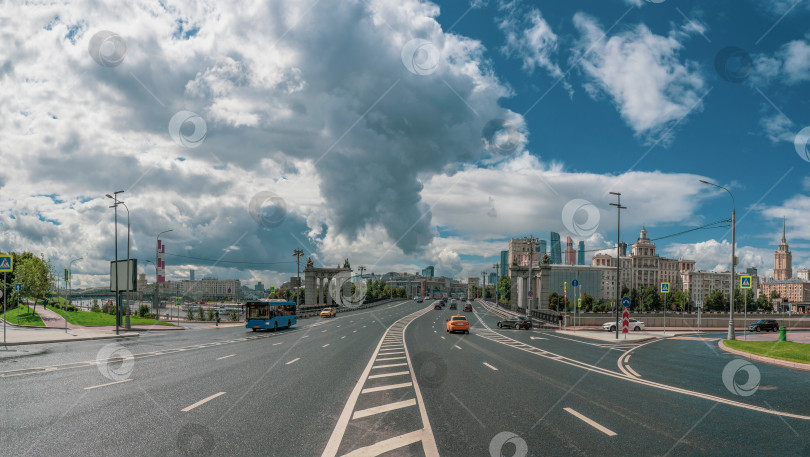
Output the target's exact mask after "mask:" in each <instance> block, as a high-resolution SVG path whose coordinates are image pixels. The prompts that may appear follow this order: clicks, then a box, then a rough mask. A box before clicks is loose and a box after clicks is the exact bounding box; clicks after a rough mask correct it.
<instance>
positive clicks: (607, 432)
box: [563, 408, 616, 436]
mask: <svg viewBox="0 0 810 457" xmlns="http://www.w3.org/2000/svg"><path fill="white" fill-rule="evenodd" d="M563 409H564V410H566V411H568V412H569V413H571V414H572V415H574V416H575V417H577V418H578V419H580V420H581V421H583V422H585V423H586V424H588V425H590V426H591V427H593V428H595V429H597V430H599V431H600V432H602V433H604V434H605V435H607V436H616V432H614V431H613V430H611V429H609V428H607V427H605V426H603V425H600V424H599V423H597V422H596V421H595V420H593V419H590V418H588V417H585V416H583V415H582V414H581V413H579V412H577V411H574V410H573V409H571V408H563Z"/></svg>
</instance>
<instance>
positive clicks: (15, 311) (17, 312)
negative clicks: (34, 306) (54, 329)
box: [0, 305, 45, 327]
mask: <svg viewBox="0 0 810 457" xmlns="http://www.w3.org/2000/svg"><path fill="white" fill-rule="evenodd" d="M0 317H2V314H0ZM6 320H7V321H8V322H9V323H12V324H20V325H33V326H34V327H45V322H42V318H41V317H39V314H36V313H34V314H31V308H30V307H28V306H25V305H22V306H21V307H19V308H6Z"/></svg>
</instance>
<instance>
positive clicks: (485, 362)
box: [484, 362, 498, 371]
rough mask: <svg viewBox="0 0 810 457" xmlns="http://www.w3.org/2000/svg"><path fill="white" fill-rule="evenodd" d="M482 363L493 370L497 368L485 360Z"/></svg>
mask: <svg viewBox="0 0 810 457" xmlns="http://www.w3.org/2000/svg"><path fill="white" fill-rule="evenodd" d="M484 365H486V366H488V367H490V368H492V369H493V370H495V371H498V369H497V368H495V367H493V366H492V365H490V364H488V363H486V362H484Z"/></svg>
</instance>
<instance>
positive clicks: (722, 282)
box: [681, 270, 760, 306]
mask: <svg viewBox="0 0 810 457" xmlns="http://www.w3.org/2000/svg"><path fill="white" fill-rule="evenodd" d="M746 275H749V274H748V272H746V273H742V272H737V273H735V274H734V278H735V279H734V287H735V288H737V289H739V286H740V277H741V276H746ZM750 276H751V291H753V293H754V299H756V297H757V294H758V293H759V285H760V284H759V282H760V281H759V276H756V274H752V275H750ZM729 281H731V273H730V272H728V271H726V272H715V271H698V270H693V271H687V272H684V273H683V274H682V275H681V282H682V284H683V291H684V292H686V293H687V294H688V296H689V303H692V304H695V305H697V306H703V304H704V303H705V302H706V299H707V298H708V296H709V295H710V294H711V293H712V291H715V290H719V291H720V292H723V294H724V295H725V296H726V297H728V292H729V289H731V284H729ZM740 292H742V291H740ZM727 300H728V299H727Z"/></svg>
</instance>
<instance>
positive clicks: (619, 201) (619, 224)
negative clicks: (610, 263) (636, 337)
mask: <svg viewBox="0 0 810 457" xmlns="http://www.w3.org/2000/svg"><path fill="white" fill-rule="evenodd" d="M610 195H615V196H616V198H617V202H616V203H611V204H610V206H615V207H616V211H617V213H618V218H617V219H616V339H617V340H618V339H619V306H620V305H621V302H622V298H621V295H622V290H621V289H620V288H619V285H620V284H621V264H622V256H621V251H620V249H621V237H622V210H623V209H627V207H626V206H622V194H621V192H611V193H610Z"/></svg>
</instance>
